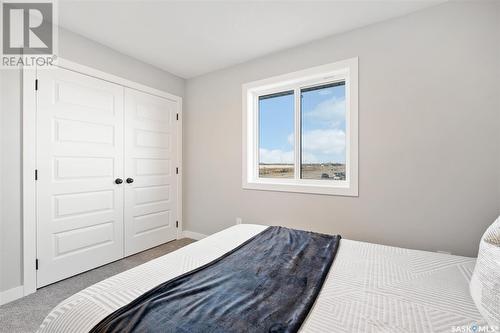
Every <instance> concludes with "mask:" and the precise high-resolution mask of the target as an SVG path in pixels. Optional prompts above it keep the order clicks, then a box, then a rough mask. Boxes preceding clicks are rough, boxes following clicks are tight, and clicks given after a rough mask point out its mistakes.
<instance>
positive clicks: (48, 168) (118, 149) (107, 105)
mask: <svg viewBox="0 0 500 333" xmlns="http://www.w3.org/2000/svg"><path fill="white" fill-rule="evenodd" d="M38 80H39V84H38V94H37V95H38V104H37V135H36V136H37V170H38V181H37V182H36V186H37V204H36V205H37V214H38V223H37V241H38V243H37V258H38V261H39V265H38V266H39V267H38V272H37V286H38V287H41V286H44V285H47V284H50V283H53V282H55V281H58V280H61V279H64V278H67V277H69V276H72V275H75V274H78V273H80V272H83V271H86V270H89V269H92V268H94V267H97V266H100V265H103V264H106V263H109V262H111V261H114V260H117V259H120V258H121V257H123V229H124V228H123V191H124V186H123V185H118V184H116V183H115V179H116V178H121V177H123V169H124V167H123V87H121V86H119V85H115V84H112V83H109V82H106V81H102V80H98V79H95V78H92V77H89V76H85V75H82V74H78V73H75V72H72V71H69V70H65V69H51V70H41V71H40V72H39V75H38Z"/></svg>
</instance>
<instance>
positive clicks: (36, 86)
mask: <svg viewBox="0 0 500 333" xmlns="http://www.w3.org/2000/svg"><path fill="white" fill-rule="evenodd" d="M35 90H38V79H35Z"/></svg>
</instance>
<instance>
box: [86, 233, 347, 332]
mask: <svg viewBox="0 0 500 333" xmlns="http://www.w3.org/2000/svg"><path fill="white" fill-rule="evenodd" d="M339 241H340V236H339V235H336V236H330V235H323V234H318V233H313V232H306V231H299V230H294V229H288V228H283V227H269V228H267V229H266V230H264V231H262V232H261V233H259V234H258V235H256V236H254V237H253V238H251V239H249V240H248V241H246V242H245V243H243V244H242V245H240V246H238V247H237V248H235V249H234V250H232V251H230V252H228V253H226V254H225V255H223V256H222V257H220V258H218V259H216V260H214V261H212V262H211V263H208V264H206V265H204V266H202V267H200V268H197V269H195V270H193V271H190V272H188V273H185V274H183V275H181V276H179V277H176V278H174V279H172V280H170V281H167V282H164V283H162V284H161V285H159V286H157V287H155V288H153V289H152V290H150V291H148V292H146V293H145V294H143V295H141V296H140V297H139V298H137V299H135V300H134V301H132V302H131V303H130V304H128V305H126V306H124V307H123V308H121V309H118V310H117V311H115V312H114V313H112V314H110V315H109V316H108V317H106V318H104V319H103V320H102V321H101V322H100V323H99V324H97V325H96V326H95V327H94V328H93V329H92V331H91V332H93V333H97V332H186V333H188V332H189V333H197V332H296V331H298V330H299V328H300V326H301V324H302V322H303V321H304V320H305V318H306V316H307V314H308V312H309V310H310V309H311V307H312V306H313V304H314V301H315V299H316V297H317V296H318V294H319V292H320V290H321V286H322V285H323V282H324V281H325V279H326V276H327V274H328V270H329V269H330V266H331V265H332V262H333V259H334V257H335V254H336V253H337V249H338V246H339Z"/></svg>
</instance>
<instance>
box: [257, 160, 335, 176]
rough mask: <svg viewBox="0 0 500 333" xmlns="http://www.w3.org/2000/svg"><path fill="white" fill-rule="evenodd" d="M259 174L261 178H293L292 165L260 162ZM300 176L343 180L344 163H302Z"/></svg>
mask: <svg viewBox="0 0 500 333" xmlns="http://www.w3.org/2000/svg"><path fill="white" fill-rule="evenodd" d="M259 176H260V177H261V178H293V165H291V164H260V165H259ZM302 178H303V179H331V180H345V164H340V163H324V164H320V163H317V164H316V163H315V164H302Z"/></svg>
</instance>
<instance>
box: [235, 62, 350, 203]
mask: <svg viewBox="0 0 500 333" xmlns="http://www.w3.org/2000/svg"><path fill="white" fill-rule="evenodd" d="M338 81H345V89H346V90H345V96H346V180H319V179H299V178H300V163H301V161H300V160H301V159H300V149H301V148H300V147H301V143H300V141H301V135H297V133H299V131H300V129H301V124H300V122H301V110H300V104H301V103H300V90H301V89H303V88H307V87H311V86H320V85H324V84H328V83H333V82H338ZM290 90H293V91H294V96H295V103H294V104H295V113H294V114H295V131H294V138H295V139H294V140H295V142H294V173H295V178H294V179H282V178H260V177H259V142H258V141H259V126H258V124H259V103H258V102H259V96H264V95H269V94H274V93H279V92H285V91H290ZM242 100H243V104H242V106H243V107H242V111H243V113H242V135H243V137H242V143H243V146H242V151H243V154H242V155H243V156H242V157H243V160H242V187H243V188H244V189H251V190H266V191H282V192H299V193H313V194H326V195H342V196H358V58H351V59H347V60H343V61H338V62H335V63H331V64H327V65H322V66H318V67H313V68H309V69H305V70H301V71H297V72H293V73H289V74H285V75H280V76H275V77H271V78H268V79H264V80H259V81H254V82H250V83H246V84H244V85H243V86H242Z"/></svg>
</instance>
